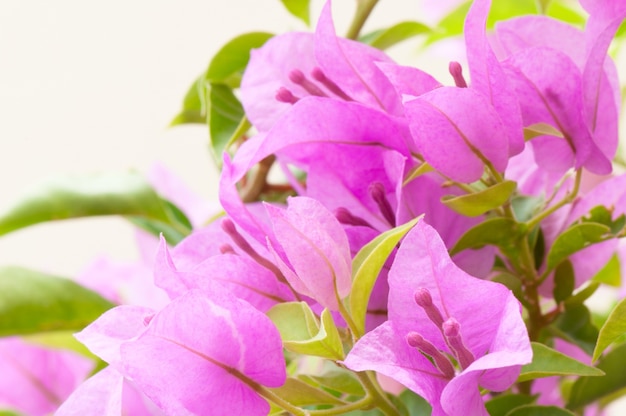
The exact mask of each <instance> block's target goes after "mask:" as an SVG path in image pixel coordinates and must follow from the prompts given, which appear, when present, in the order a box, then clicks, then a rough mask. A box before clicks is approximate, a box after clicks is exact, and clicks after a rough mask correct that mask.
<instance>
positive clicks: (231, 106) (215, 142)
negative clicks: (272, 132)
mask: <svg viewBox="0 0 626 416" xmlns="http://www.w3.org/2000/svg"><path fill="white" fill-rule="evenodd" d="M207 94H208V95H207V97H208V101H207V108H208V123H209V136H210V138H211V153H212V155H213V158H214V160H215V163H217V165H218V166H222V154H223V153H224V151H225V150H226V149H227V146H228V144H229V143H231V142H232V139H233V136H234V134H235V133H236V132H238V131H241V128H240V125H241V123H242V122H244V120H246V118H245V114H244V111H243V107H242V105H241V103H240V102H239V99H237V97H236V96H235V94H234V93H233V90H232V89H231V88H230V87H228V86H226V85H222V84H211V85H210V86H209V87H208V88H207ZM245 130H247V129H245ZM244 133H245V131H244ZM238 138H239V137H235V139H238Z"/></svg>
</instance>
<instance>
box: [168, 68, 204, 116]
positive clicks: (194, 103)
mask: <svg viewBox="0 0 626 416" xmlns="http://www.w3.org/2000/svg"><path fill="white" fill-rule="evenodd" d="M203 84H204V76H201V77H199V78H198V79H196V80H195V81H194V82H193V84H192V85H191V87H189V90H188V91H187V94H185V98H184V99H183V108H182V110H180V113H178V114H177V115H176V117H174V119H173V120H172V121H171V122H170V127H174V126H177V125H179V124H188V123H200V124H204V123H206V109H205V108H204V103H203V101H204V95H205V89H204V85H203Z"/></svg>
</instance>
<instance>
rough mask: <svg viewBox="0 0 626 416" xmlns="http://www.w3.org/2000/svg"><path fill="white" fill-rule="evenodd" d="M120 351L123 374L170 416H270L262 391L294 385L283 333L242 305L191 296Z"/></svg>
mask: <svg viewBox="0 0 626 416" xmlns="http://www.w3.org/2000/svg"><path fill="white" fill-rule="evenodd" d="M120 350H121V360H122V365H123V374H124V375H125V376H127V377H128V378H130V379H131V380H133V382H134V383H135V385H136V386H137V388H138V389H139V390H140V391H142V392H143V393H144V394H146V395H147V396H148V397H149V398H150V399H152V400H153V401H154V403H156V404H157V405H158V406H159V407H160V408H161V409H162V410H163V411H164V412H165V413H166V414H176V415H198V414H213V415H237V414H245V415H251V416H254V415H259V416H260V415H266V414H268V412H269V409H270V407H269V404H268V403H267V402H266V401H265V400H264V399H263V398H261V397H260V396H259V395H258V394H257V392H256V391H255V387H257V386H268V387H279V386H281V385H282V384H283V383H284V382H285V379H286V370H285V362H284V358H283V352H282V342H281V339H280V335H279V333H278V330H277V329H276V327H275V326H274V324H273V323H272V322H271V321H270V320H269V318H268V317H267V316H266V315H264V314H263V313H262V312H259V311H258V310H257V309H256V308H254V307H253V306H251V305H250V304H248V303H247V302H244V301H241V300H238V299H236V298H234V297H228V296H220V295H216V296H212V297H211V298H209V297H207V296H206V295H205V294H203V293H201V292H199V291H190V292H188V293H187V294H185V295H183V296H181V297H178V298H177V299H175V300H174V301H173V302H172V303H171V304H169V305H168V306H166V307H165V308H164V309H163V310H161V311H160V312H158V313H157V314H156V315H155V316H154V317H153V318H152V319H151V321H150V323H149V324H148V326H147V328H146V330H145V331H143V332H142V333H141V334H140V335H139V337H137V338H136V339H134V340H131V341H128V342H124V343H123V344H122V345H121V347H120Z"/></svg>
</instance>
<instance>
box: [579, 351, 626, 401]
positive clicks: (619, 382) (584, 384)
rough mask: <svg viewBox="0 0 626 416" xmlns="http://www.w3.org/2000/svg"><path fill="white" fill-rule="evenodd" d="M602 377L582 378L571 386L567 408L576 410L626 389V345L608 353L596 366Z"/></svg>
mask: <svg viewBox="0 0 626 416" xmlns="http://www.w3.org/2000/svg"><path fill="white" fill-rule="evenodd" d="M597 367H598V369H600V370H602V371H604V372H605V376H604V377H594V378H589V377H582V378H580V379H578V380H577V381H576V382H575V383H574V385H573V386H572V391H571V393H570V397H569V402H568V403H567V408H568V409H572V410H577V409H580V408H582V407H583V406H586V405H588V404H591V403H593V402H595V401H597V400H600V399H602V398H605V397H608V396H610V395H612V394H613V393H615V392H617V391H619V390H622V389H624V388H626V371H624V368H626V344H622V345H620V346H618V347H617V348H615V349H613V350H612V351H610V352H609V353H608V354H606V355H605V356H604V358H602V359H601V360H600V361H599V362H598V364H597Z"/></svg>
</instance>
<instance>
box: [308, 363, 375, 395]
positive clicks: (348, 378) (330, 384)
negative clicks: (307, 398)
mask: <svg viewBox="0 0 626 416" xmlns="http://www.w3.org/2000/svg"><path fill="white" fill-rule="evenodd" d="M307 377H308V378H310V379H312V380H314V381H315V382H316V383H318V384H320V385H322V386H324V387H326V388H329V389H331V390H335V391H338V392H341V393H347V394H350V395H353V396H363V395H365V390H364V389H363V386H362V385H361V383H360V382H359V380H358V379H357V378H356V377H355V376H354V373H353V372H351V371H347V370H343V369H341V368H340V367H337V368H335V369H333V370H332V371H326V372H324V373H323V374H321V375H319V376H318V375H307Z"/></svg>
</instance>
